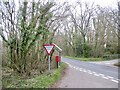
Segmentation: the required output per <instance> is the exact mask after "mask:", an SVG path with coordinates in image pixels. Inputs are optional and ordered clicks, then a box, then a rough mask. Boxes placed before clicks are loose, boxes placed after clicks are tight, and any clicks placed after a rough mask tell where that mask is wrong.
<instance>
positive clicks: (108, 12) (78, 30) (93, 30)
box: [61, 2, 119, 57]
mask: <svg viewBox="0 0 120 90" xmlns="http://www.w3.org/2000/svg"><path fill="white" fill-rule="evenodd" d="M68 6H69V11H67V12H68V15H69V16H68V17H67V18H66V19H65V20H63V21H62V23H63V30H64V32H63V33H62V35H61V36H62V37H64V38H63V40H64V41H65V42H64V43H63V44H64V47H63V49H64V51H65V52H64V54H65V55H72V56H82V57H103V56H104V55H107V54H117V53H118V38H119V35H118V29H117V26H118V24H117V22H118V19H117V17H118V14H117V10H116V9H111V8H102V7H100V6H95V5H94V3H93V4H88V3H81V2H77V3H76V4H75V6H70V5H68Z"/></svg>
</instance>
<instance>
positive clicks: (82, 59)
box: [64, 56, 104, 61]
mask: <svg viewBox="0 0 120 90" xmlns="http://www.w3.org/2000/svg"><path fill="white" fill-rule="evenodd" d="M64 57H66V58H70V59H75V60H80V61H104V59H103V58H78V57H70V56H64Z"/></svg>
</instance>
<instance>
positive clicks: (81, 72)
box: [57, 57, 120, 88]
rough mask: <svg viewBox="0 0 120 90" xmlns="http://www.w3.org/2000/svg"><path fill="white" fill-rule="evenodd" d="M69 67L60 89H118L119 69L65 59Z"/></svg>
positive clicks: (59, 84) (60, 82)
mask: <svg viewBox="0 0 120 90" xmlns="http://www.w3.org/2000/svg"><path fill="white" fill-rule="evenodd" d="M62 61H63V62H65V63H67V64H68V65H69V67H68V69H67V71H66V74H65V76H64V77H63V78H62V80H60V81H59V82H58V85H57V87H58V88H118V83H119V79H118V74H119V75H120V73H118V67H112V66H106V65H101V64H96V63H91V62H83V61H78V60H72V59H68V58H63V57H62Z"/></svg>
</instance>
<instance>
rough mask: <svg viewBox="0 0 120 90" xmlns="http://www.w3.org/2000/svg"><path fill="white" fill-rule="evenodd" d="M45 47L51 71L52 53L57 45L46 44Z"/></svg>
mask: <svg viewBox="0 0 120 90" xmlns="http://www.w3.org/2000/svg"><path fill="white" fill-rule="evenodd" d="M43 47H44V48H45V50H46V52H47V54H48V70H49V71H50V54H51V53H52V51H53V49H54V47H55V45H54V44H44V45H43Z"/></svg>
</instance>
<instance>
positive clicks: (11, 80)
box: [2, 63, 67, 88]
mask: <svg viewBox="0 0 120 90" xmlns="http://www.w3.org/2000/svg"><path fill="white" fill-rule="evenodd" d="M66 67H67V65H66V64H65V63H61V66H60V67H59V68H58V69H53V70H51V73H48V72H46V73H44V74H42V75H40V76H36V77H34V78H31V79H21V77H20V76H14V75H8V77H5V76H4V78H3V83H2V84H3V87H4V88H48V87H50V86H52V85H53V84H54V83H55V82H57V81H58V80H59V79H60V77H61V75H62V71H63V70H64V69H65V68H66Z"/></svg>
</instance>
